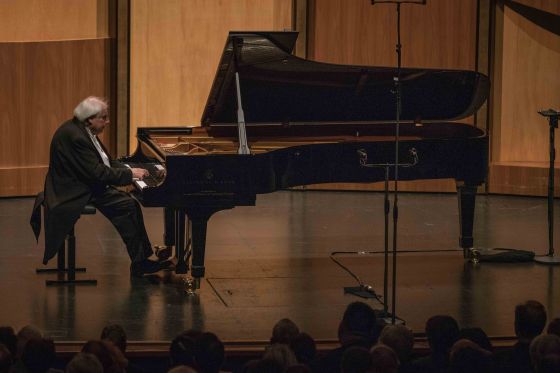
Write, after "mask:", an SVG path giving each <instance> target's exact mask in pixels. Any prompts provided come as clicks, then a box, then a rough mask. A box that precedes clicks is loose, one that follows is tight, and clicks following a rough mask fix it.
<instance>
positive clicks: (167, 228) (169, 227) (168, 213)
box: [163, 207, 176, 247]
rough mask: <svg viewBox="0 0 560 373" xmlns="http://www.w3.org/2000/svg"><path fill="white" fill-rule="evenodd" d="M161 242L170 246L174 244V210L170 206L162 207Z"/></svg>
mask: <svg viewBox="0 0 560 373" xmlns="http://www.w3.org/2000/svg"><path fill="white" fill-rule="evenodd" d="M163 227H164V231H163V244H164V245H165V246H168V247H171V246H175V242H176V241H175V210H173V209H172V208H171V207H165V208H164V209H163Z"/></svg>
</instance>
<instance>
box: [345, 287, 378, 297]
mask: <svg viewBox="0 0 560 373" xmlns="http://www.w3.org/2000/svg"><path fill="white" fill-rule="evenodd" d="M344 294H352V295H355V296H357V297H360V298H364V299H378V297H377V294H375V291H373V290H372V289H371V288H370V287H368V286H348V287H345V288H344Z"/></svg>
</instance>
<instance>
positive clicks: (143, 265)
mask: <svg viewBox="0 0 560 373" xmlns="http://www.w3.org/2000/svg"><path fill="white" fill-rule="evenodd" d="M162 269H163V267H162V265H161V263H160V262H154V261H152V260H148V259H144V260H142V261H139V262H135V263H132V264H131V265H130V274H131V275H132V276H134V277H142V276H144V275H147V274H151V273H156V272H159V271H161V270H162Z"/></svg>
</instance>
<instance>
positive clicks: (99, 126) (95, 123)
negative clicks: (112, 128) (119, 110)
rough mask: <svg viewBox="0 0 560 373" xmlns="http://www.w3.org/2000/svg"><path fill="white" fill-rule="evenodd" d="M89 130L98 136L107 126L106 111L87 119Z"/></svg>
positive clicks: (107, 114)
mask: <svg viewBox="0 0 560 373" xmlns="http://www.w3.org/2000/svg"><path fill="white" fill-rule="evenodd" d="M89 123H90V125H89V129H90V131H91V133H93V134H94V135H98V134H100V133H101V132H103V130H104V129H105V126H107V125H108V124H109V113H108V112H107V109H104V110H102V111H100V112H99V114H97V115H96V116H95V117H93V118H90V119H89Z"/></svg>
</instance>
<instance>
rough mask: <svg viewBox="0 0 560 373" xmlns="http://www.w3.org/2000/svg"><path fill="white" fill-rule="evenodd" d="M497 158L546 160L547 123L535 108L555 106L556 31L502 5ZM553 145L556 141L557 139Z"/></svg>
mask: <svg viewBox="0 0 560 373" xmlns="http://www.w3.org/2000/svg"><path fill="white" fill-rule="evenodd" d="M503 32H504V36H503V57H502V58H503V60H502V66H501V70H502V81H501V85H502V89H501V90H502V96H501V102H500V105H501V118H500V126H499V127H497V128H499V132H497V133H493V134H494V136H499V138H500V145H499V148H498V149H496V151H495V152H494V156H495V157H494V159H493V160H494V161H497V162H546V161H547V160H548V125H547V121H546V120H545V119H544V118H543V117H541V116H540V115H539V114H538V113H537V111H538V110H542V109H548V108H549V107H557V106H558V105H560V73H559V71H560V35H555V34H552V33H550V32H548V31H546V30H543V29H542V28H540V27H539V26H537V25H535V24H533V23H531V22H530V21H529V20H527V19H526V18H524V17H523V16H521V15H520V14H518V13H516V12H514V11H512V10H510V9H509V8H507V7H506V8H504V30H503ZM557 141H558V142H557V143H556V146H557V147H558V145H559V144H560V139H557Z"/></svg>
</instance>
